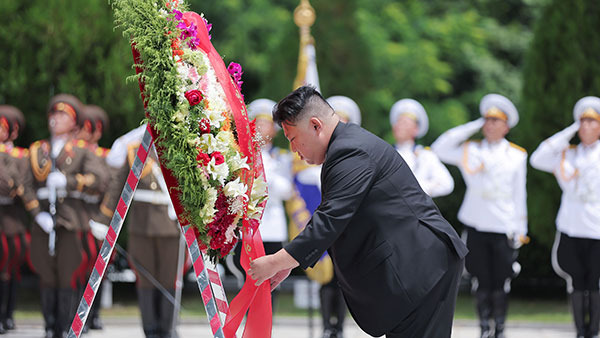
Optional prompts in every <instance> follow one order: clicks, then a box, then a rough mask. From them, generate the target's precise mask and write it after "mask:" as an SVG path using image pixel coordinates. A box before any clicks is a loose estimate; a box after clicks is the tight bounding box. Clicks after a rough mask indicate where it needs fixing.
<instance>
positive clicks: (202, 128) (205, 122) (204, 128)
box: [198, 117, 210, 134]
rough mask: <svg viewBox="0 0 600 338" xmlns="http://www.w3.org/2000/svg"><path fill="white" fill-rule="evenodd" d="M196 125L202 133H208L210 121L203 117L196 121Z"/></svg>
mask: <svg viewBox="0 0 600 338" xmlns="http://www.w3.org/2000/svg"><path fill="white" fill-rule="evenodd" d="M198 127H199V128H200V131H201V132H202V134H206V133H210V121H209V120H208V119H207V118H206V117H203V118H202V119H201V120H200V122H198Z"/></svg>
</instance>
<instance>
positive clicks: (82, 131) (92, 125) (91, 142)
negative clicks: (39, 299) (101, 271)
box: [76, 105, 109, 332]
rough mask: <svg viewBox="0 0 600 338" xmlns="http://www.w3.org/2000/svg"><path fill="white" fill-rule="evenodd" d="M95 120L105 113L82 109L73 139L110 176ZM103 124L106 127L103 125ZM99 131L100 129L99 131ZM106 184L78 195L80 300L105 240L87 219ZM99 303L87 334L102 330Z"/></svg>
mask: <svg viewBox="0 0 600 338" xmlns="http://www.w3.org/2000/svg"><path fill="white" fill-rule="evenodd" d="M98 119H103V120H107V118H106V113H105V112H104V111H103V110H102V108H100V107H98V106H94V105H85V106H84V107H83V110H82V114H81V118H80V119H79V131H78V133H77V135H76V138H77V139H78V141H77V142H78V143H79V144H80V145H81V146H87V147H88V148H89V149H90V151H91V152H92V153H93V154H94V155H95V156H97V157H99V159H100V163H101V164H102V166H103V168H102V170H103V171H104V172H107V173H109V170H108V166H107V165H106V161H105V158H106V155H107V154H108V149H105V148H101V147H99V146H98V140H99V139H100V137H101V136H102V131H101V130H100V133H98V130H97V127H98V126H100V127H101V126H102V123H97V120H98ZM104 124H106V123H104ZM101 128H102V127H101ZM107 185H108V181H106V184H105V185H102V186H98V189H94V190H93V191H92V190H90V191H88V192H83V193H81V195H80V199H81V200H82V202H83V208H82V209H81V210H79V216H80V225H81V235H80V238H81V243H82V249H83V251H82V257H83V259H82V261H81V263H80V265H79V267H78V268H77V275H78V285H77V286H78V295H79V297H78V298H81V296H82V295H83V292H84V290H85V286H86V284H87V280H88V279H89V276H90V273H91V272H92V269H93V267H94V264H95V262H96V258H97V256H98V251H99V249H100V246H101V245H102V242H101V241H103V240H104V233H103V231H95V229H93V228H92V227H91V226H90V219H92V216H94V215H96V214H97V213H98V212H99V210H100V201H101V199H102V196H103V195H104V193H105V192H106V189H107ZM101 292H102V289H99V290H98V293H97V294H96V298H97V299H100V296H101ZM99 305H100V302H95V303H94V306H93V307H92V310H91V311H90V315H89V318H88V320H87V321H86V323H85V326H84V329H83V332H87V331H88V330H89V329H93V330H100V329H102V323H101V321H100V318H99V317H98V315H99V308H100V307H99Z"/></svg>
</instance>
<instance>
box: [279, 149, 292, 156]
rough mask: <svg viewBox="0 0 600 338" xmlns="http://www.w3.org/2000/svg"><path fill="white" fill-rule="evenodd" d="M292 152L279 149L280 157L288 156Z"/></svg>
mask: <svg viewBox="0 0 600 338" xmlns="http://www.w3.org/2000/svg"><path fill="white" fill-rule="evenodd" d="M289 152H290V151H289V150H287V149H283V148H279V154H280V155H285V154H288V153H289Z"/></svg>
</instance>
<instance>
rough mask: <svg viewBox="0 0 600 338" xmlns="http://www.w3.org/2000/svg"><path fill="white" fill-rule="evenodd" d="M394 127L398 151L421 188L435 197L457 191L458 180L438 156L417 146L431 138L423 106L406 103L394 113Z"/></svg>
mask: <svg viewBox="0 0 600 338" xmlns="http://www.w3.org/2000/svg"><path fill="white" fill-rule="evenodd" d="M390 124H391V125H392V130H393V132H394V138H395V139H396V145H395V147H396V150H397V151H398V153H399V154H400V155H401V156H402V158H403V159H404V161H405V162H406V164H408V166H409V167H410V169H411V170H412V172H413V174H414V175H415V178H416V179H417V181H418V182H419V185H420V186H421V188H422V189H423V191H425V193H427V194H428V195H429V196H431V197H439V196H445V195H448V194H450V193H451V192H452V190H453V189H454V180H453V179H452V176H451V175H450V173H449V172H448V169H446V167H445V166H444V165H443V164H442V162H440V160H439V158H438V157H437V155H436V154H435V153H434V152H433V151H431V150H430V149H429V148H428V147H423V146H421V145H418V144H417V143H416V141H415V140H416V139H417V138H421V137H423V136H425V134H427V130H428V129H429V119H428V118H427V112H425V108H423V106H422V105H421V104H420V103H419V102H417V101H415V100H413V99H402V100H399V101H397V102H396V103H394V105H393V106H392V109H391V110H390Z"/></svg>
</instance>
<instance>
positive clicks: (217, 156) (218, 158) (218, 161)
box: [211, 151, 225, 165]
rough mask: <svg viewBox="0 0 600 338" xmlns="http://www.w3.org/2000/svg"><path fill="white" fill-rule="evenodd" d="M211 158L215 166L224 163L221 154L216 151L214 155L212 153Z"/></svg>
mask: <svg viewBox="0 0 600 338" xmlns="http://www.w3.org/2000/svg"><path fill="white" fill-rule="evenodd" d="M211 157H212V158H214V159H215V164H216V165H219V164H222V163H223V162H225V157H223V154H221V153H220V152H218V151H215V152H214V153H212V155H211Z"/></svg>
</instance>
